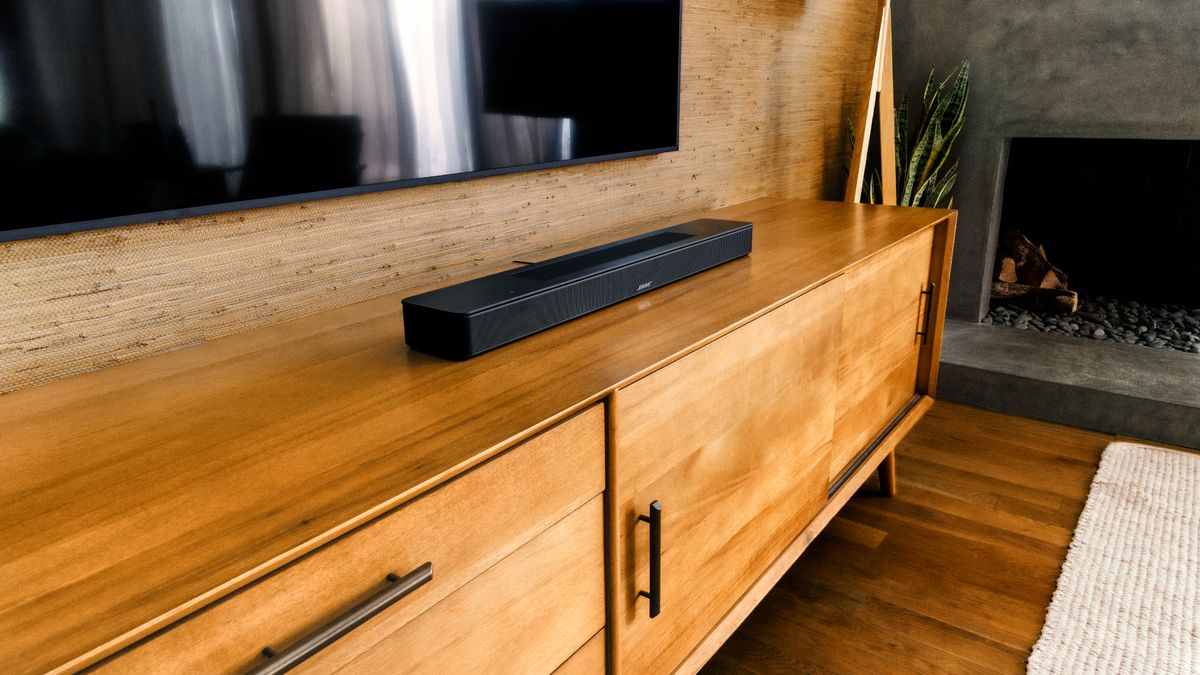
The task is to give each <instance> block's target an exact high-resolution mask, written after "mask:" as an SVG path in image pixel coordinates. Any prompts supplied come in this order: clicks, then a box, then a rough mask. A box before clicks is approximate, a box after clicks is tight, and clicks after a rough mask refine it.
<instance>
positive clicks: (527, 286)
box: [403, 218, 753, 359]
mask: <svg viewBox="0 0 1200 675" xmlns="http://www.w3.org/2000/svg"><path fill="white" fill-rule="evenodd" d="M752 229H753V225H752V224H751V223H748V222H744V221H731V220H717V219H712V218H706V219H702V220H693V221H690V222H687V223H683V224H680V225H675V226H672V227H667V228H663V229H661V230H656V231H654V232H648V233H646V234H642V235H638V236H635V237H629V238H627V239H622V240H620V241H615V242H612V243H609V244H604V245H601V246H596V247H593V248H590V249H586V250H584V251H579V252H576V253H571V254H568V255H563V256H559V257H556V258H551V259H550V260H546V261H543V262H540V263H535V264H532V265H527V266H525V267H521V268H517V269H513V270H508V271H505V272H500V273H498V274H492V275H489V276H486V277H481V278H479V279H473V280H471V281H466V282H463V283H460V284H455V285H453V286H448V287H446V288H441V289H438V290H435V291H430V292H428V293H422V294H420V295H414V296H412V297H409V298H405V299H404V301H403V305H404V330H405V339H406V341H407V342H408V344H409V346H411V347H413V348H414V349H419V350H421V351H425V352H429V353H432V354H435V355H438V356H444V357H446V358H453V359H462V358H468V357H470V356H474V355H475V354H478V353H482V352H483V351H487V350H488V349H492V348H494V347H498V346H500V345H502V344H505V343H508V342H512V341H513V340H516V339H519V338H521V337H525V336H527V335H532V334H533V333H536V332H538V331H540V330H544V329H546V328H549V327H551V326H553V325H556V324H558V323H562V322H563V321H566V320H569V319H573V318H576V317H578V316H582V315H583V314H587V313H588V312H592V311H595V310H597V309H601V308H602V307H606V306H608V305H611V304H613V303H614V302H619V301H621V300H624V299H627V298H630V297H633V296H635V295H638V294H640V293H644V292H646V291H648V290H651V289H652V288H657V287H658V286H662V285H663V284H667V283H671V282H672V281H677V280H679V279H682V278H684V277H687V276H691V275H692V274H695V273H697V272H700V271H703V270H705V269H708V268H710V267H713V266H715V265H719V264H721V263H724V262H728V261H729V260H733V259H734V258H738V257H741V256H744V255H747V254H748V253H750V247H751V241H752Z"/></svg>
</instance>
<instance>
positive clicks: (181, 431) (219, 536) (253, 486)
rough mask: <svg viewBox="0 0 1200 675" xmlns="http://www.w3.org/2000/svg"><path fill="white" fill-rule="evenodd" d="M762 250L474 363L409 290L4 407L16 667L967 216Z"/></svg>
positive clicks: (807, 228)
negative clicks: (413, 332)
mask: <svg viewBox="0 0 1200 675" xmlns="http://www.w3.org/2000/svg"><path fill="white" fill-rule="evenodd" d="M711 215H713V216H716V217H727V218H741V219H747V220H751V221H753V222H754V223H755V244H754V252H753V253H752V254H751V255H750V256H749V257H747V258H742V259H739V260H736V261H733V262H730V263H728V264H726V265H723V266H721V267H718V268H715V269H713V270H709V271H707V272H704V273H702V274H699V275H696V276H694V277H691V278H688V279H685V280H683V281H680V282H678V283H676V284H672V285H669V286H666V287H663V288H660V289H656V290H654V291H651V292H649V293H646V294H645V295H642V296H639V297H638V298H636V299H633V300H630V301H628V302H624V303H620V304H618V305H615V306H613V307H610V308H608V309H605V310H602V311H600V312H596V313H594V314H591V315H588V316H586V317H583V318H580V319H578V320H575V321H572V322H570V323H567V324H564V325H562V326H558V327H556V328H553V329H551V330H548V331H545V332H543V333H541V334H538V335H536V336H533V337H531V338H528V339H526V340H522V341H520V342H517V343H515V344H512V345H508V346H505V347H502V348H500V349H497V350H495V351H493V352H490V353H488V354H484V355H482V356H480V357H478V358H476V359H473V360H470V361H465V362H459V363H451V362H446V361H442V360H439V359H436V358H433V357H429V356H426V355H423V354H420V353H416V352H412V351H409V350H408V349H406V348H405V346H404V342H403V330H402V322H401V314H400V302H399V300H400V298H399V297H397V296H389V297H385V298H379V299H375V300H370V301H365V302H361V303H358V304H355V305H351V306H348V307H343V308H339V309H334V310H330V311H327V312H324V313H321V314H317V315H313V316H310V317H304V318H301V319H296V320H294V321H290V322H287V323H283V324H277V325H273V326H268V327H265V328H262V329H258V330H255V331H250V332H246V333H241V334H237V335H232V336H228V337H225V338H222V339H220V340H214V341H212V342H210V343H208V344H205V345H201V346H198V347H195V348H192V349H186V350H180V351H177V352H173V353H170V354H166V355H161V356H158V357H155V358H152V359H142V360H139V361H134V362H131V363H127V364H123V365H121V366H117V367H113V368H110V369H107V370H104V371H100V372H95V373H89V374H85V375H81V376H78V377H76V378H72V379H70V380H60V381H57V382H53V383H49V384H46V385H43V386H40V387H35V388H31V389H26V390H22V391H18V392H14V393H10V394H7V395H4V396H0V429H3V430H4V434H3V436H2V437H0V465H2V466H3V467H4V473H5V480H4V481H3V482H2V483H0V536H2V537H3V539H4V542H5V545H4V547H3V549H2V550H0V634H4V635H17V634H22V633H24V634H28V635H32V636H34V637H33V638H32V639H33V640H37V636H38V635H50V634H53V635H58V636H61V638H60V639H58V640H55V641H48V642H44V643H43V644H40V645H39V648H38V649H37V650H34V651H32V652H31V651H29V650H28V649H27V645H28V644H29V643H28V642H26V641H21V642H17V641H14V640H4V641H0V664H3V665H4V666H5V667H6V669H9V670H12V669H13V667H14V666H16V665H19V666H20V667H21V668H23V669H30V670H36V669H45V668H50V667H53V666H57V665H61V664H74V665H81V664H84V663H88V662H91V661H94V660H96V659H98V658H101V657H103V656H105V655H107V654H110V653H112V652H113V651H115V650H116V649H118V648H120V647H121V646H124V645H126V644H129V643H130V642H132V641H134V640H136V639H139V638H141V637H144V636H146V635H148V634H150V633H151V632H153V631H154V630H157V629H159V628H162V627H164V626H166V625H167V624H169V623H171V622H172V621H174V620H176V619H179V618H181V617H182V616H184V615H186V614H187V613H189V612H191V611H192V610H195V609H197V608H199V607H201V606H203V605H206V604H208V603H210V602H212V601H213V600H215V599H217V598H219V597H222V596H224V595H227V594H228V593H229V592H231V591H233V590H236V589H237V588H239V587H241V586H244V585H245V584H246V583H248V582H250V581H252V580H254V579H256V578H259V577H261V576H262V575H264V574H266V573H268V572H270V571H272V570H274V569H276V568H278V567H280V566H281V565H283V564H285V563H287V562H289V561H291V560H294V559H296V558H298V557H299V556H300V555H303V554H304V553H306V552H308V551H311V550H313V549H314V548H316V547H318V546H320V545H322V544H325V543H327V542H329V541H331V540H333V539H334V538H336V537H338V536H340V535H342V534H345V533H346V532H348V531H350V530H351V529H353V528H355V527H357V526H359V525H361V524H363V523H365V522H367V521H368V520H371V519H372V518H374V517H376V516H378V515H381V514H383V513H385V512H386V511H388V510H390V509H391V508H393V507H395V506H397V505H399V504H401V503H403V502H406V501H408V500H410V499H412V498H414V497H416V496H417V495H420V494H422V493H423V492H425V491H427V490H429V489H430V488H431V487H433V486H436V485H438V484H439V483H441V482H444V481H445V480H447V479H449V478H451V477H453V476H455V475H457V474H459V473H461V472H463V471H465V470H466V469H468V468H470V467H472V466H475V465H477V464H479V463H480V462H482V461H484V460H486V459H488V458H489V457H492V456H494V455H495V454H496V453H497V452H499V451H501V450H503V449H504V448H507V447H509V446H511V445H513V444H514V443H516V442H518V441H520V440H523V439H525V438H528V437H529V436H531V435H533V434H534V433H536V432H538V431H541V430H543V429H545V428H548V427H549V426H551V425H553V424H554V423H556V422H558V421H560V420H562V419H565V418H566V417H568V416H569V415H571V414H573V413H575V412H577V411H579V410H582V409H583V408H585V407H586V406H588V405H590V404H591V403H593V402H596V401H598V400H600V399H601V398H602V397H604V396H605V395H606V394H607V393H608V392H610V391H612V390H614V389H615V388H617V387H619V386H621V385H623V384H625V383H628V382H631V381H633V380H634V379H636V378H637V377H639V376H641V375H643V374H646V373H648V372H650V371H651V370H653V369H655V368H656V367H657V366H659V365H660V364H662V363H665V362H666V361H668V360H672V359H675V358H678V356H679V355H680V354H682V353H686V352H688V351H689V350H692V349H695V348H698V347H699V346H701V345H703V344H705V343H707V342H709V341H711V340H713V339H715V338H717V337H719V336H720V335H722V334H725V333H727V332H729V331H731V330H734V329H735V328H737V327H738V326H740V325H743V324H745V323H747V322H749V321H751V320H753V319H754V318H755V317H757V316H760V315H761V314H763V313H765V312H766V311H769V310H770V309H773V308H774V307H777V306H779V305H781V304H783V303H784V302H787V301H788V300H791V299H792V298H794V297H797V296H798V295H799V294H801V293H803V292H804V291H806V290H807V289H810V288H813V287H815V286H817V285H819V284H820V283H822V282H824V281H826V280H828V279H830V278H831V277H833V276H835V275H837V274H839V273H840V272H841V271H842V270H843V269H845V268H846V267H847V266H849V265H851V264H853V263H855V262H857V261H859V260H861V259H863V258H865V257H867V256H869V255H870V254H871V253H874V252H875V251H877V250H879V249H880V248H882V247H885V246H888V245H890V244H893V243H895V242H896V241H899V240H901V239H903V238H905V237H907V236H909V235H912V234H913V233H915V232H918V231H921V230H924V229H927V228H929V227H930V226H931V225H933V224H934V223H936V222H938V221H941V220H943V219H945V218H947V217H948V216H949V215H950V212H947V211H938V210H928V209H904V208H897V207H887V206H865V205H848V204H841V203H836V202H815V201H786V200H775V199H763V200H756V201H753V202H749V203H747V204H743V205H739V206H736V207H731V208H728V209H723V210H719V211H716V212H713V213H712V214H711Z"/></svg>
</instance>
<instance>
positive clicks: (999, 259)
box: [992, 228, 1079, 313]
mask: <svg viewBox="0 0 1200 675" xmlns="http://www.w3.org/2000/svg"><path fill="white" fill-rule="evenodd" d="M996 250H997V255H996V280H995V282H993V283H992V300H995V301H999V302H1003V303H1006V304H1015V305H1022V306H1025V307H1028V308H1030V309H1036V310H1049V311H1056V312H1066V313H1071V312H1074V311H1076V310H1077V309H1079V294H1078V293H1076V292H1075V291H1069V290H1067V274H1066V272H1063V271H1062V270H1061V269H1059V268H1057V267H1055V266H1054V265H1052V264H1050V261H1049V260H1048V259H1047V258H1046V249H1044V248H1042V247H1041V246H1037V245H1035V244H1034V243H1033V242H1032V241H1030V240H1029V237H1026V236H1025V235H1024V234H1021V232H1019V231H1017V230H1014V229H1011V228H1010V229H1006V230H1005V231H1004V232H1002V233H1001V234H1000V241H999V244H998V245H997V247H996Z"/></svg>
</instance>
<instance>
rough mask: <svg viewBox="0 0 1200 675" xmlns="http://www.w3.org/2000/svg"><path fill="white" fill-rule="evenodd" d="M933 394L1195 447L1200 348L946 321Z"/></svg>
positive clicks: (1198, 441) (1199, 436) (1199, 424)
mask: <svg viewBox="0 0 1200 675" xmlns="http://www.w3.org/2000/svg"><path fill="white" fill-rule="evenodd" d="M942 349H943V351H942V365H941V379H940V383H939V385H938V397H939V398H942V399H945V400H949V401H956V402H960V403H967V404H970V405H975V406H979V407H982V408H987V409H989V410H996V411H1000V412H1005V413H1010V414H1015V415H1021V416H1025V417H1033V418H1037V419H1042V420H1047V421H1051V422H1060V423H1063V424H1069V425H1072V426H1077V427H1084V428H1087V429H1095V430H1097V431H1105V432H1110V433H1119V434H1125V435H1129V436H1133V437H1136V438H1143V439H1147V440H1153V441H1160V442H1164V443H1171V444H1175V445H1182V446H1185V447H1190V448H1197V449H1200V356H1198V355H1196V354H1187V353H1183V352H1179V351H1174V350H1170V349H1149V348H1146V347H1141V346H1135V345H1124V344H1114V343H1111V342H1103V341H1097V340H1087V339H1081V338H1077V337H1067V336H1064V335H1057V334H1045V333H1037V332H1034V331H1022V330H1014V329H1012V328H1005V327H1000V326H988V325H981V324H977V323H974V322H962V321H948V322H947V323H946V332H945V337H944V342H943V348H942Z"/></svg>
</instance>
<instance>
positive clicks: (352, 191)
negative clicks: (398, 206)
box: [0, 0, 684, 242]
mask: <svg viewBox="0 0 1200 675" xmlns="http://www.w3.org/2000/svg"><path fill="white" fill-rule="evenodd" d="M677 1H678V3H679V19H678V30H677V35H678V36H679V39H678V42H677V44H676V52H677V53H678V54H679V58H678V59H677V60H676V69H675V143H674V145H668V146H663V147H659V148H647V149H644V150H631V151H628V152H617V153H611V154H607V155H595V156H592V157H577V158H573V159H560V160H553V161H549V162H534V163H531V164H518V165H515V166H506V167H500V168H495V169H482V170H479V171H460V172H458V173H449V174H443V175H440V176H424V177H421V178H405V179H402V180H394V181H386V182H382V183H370V184H367V185H355V186H352V187H344V188H333V189H329V190H316V191H313V192H297V193H293V194H287V195H279V196H277V197H260V198H257V199H241V200H237V201H231V202H220V203H218V204H205V205H203V206H188V207H184V208H179V209H164V210H161V211H145V212H142V213H131V214H128V215H122V216H109V217H107V218H96V219H93V220H77V221H72V222H68V223H54V224H51V225H33V226H30V227H23V228H20V229H16V230H0V242H7V241H19V240H22V239H34V238H37V237H50V236H54V235H62V234H72V233H74V232H87V231H90V230H100V229H105V228H109V227H121V226H124V225H145V224H149V223H157V222H162V221H168V220H178V219H181V218H191V217H195V216H209V215H213V214H216V213H228V212H231V211H244V210H246V209H256V208H261V207H266V206H280V205H283V204H293V203H296V202H307V201H315V200H319V199H332V198H335V197H347V196H351V195H361V194H367V193H370V192H385V191H387V190H396V189H402V188H410V187H419V186H422V185H436V184H438V183H453V182H465V181H469V180H474V179H476V178H489V177H492V176H503V175H506V174H511V173H527V172H531V171H540V170H543V169H555V168H560V167H565V166H575V165H578V164H592V163H596V162H607V161H612V160H617V159H629V158H632V157H647V156H650V155H660V154H663V153H667V152H677V151H678V150H679V127H680V122H681V120H680V114H681V106H682V98H683V93H682V92H683V2H684V0H677Z"/></svg>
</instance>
